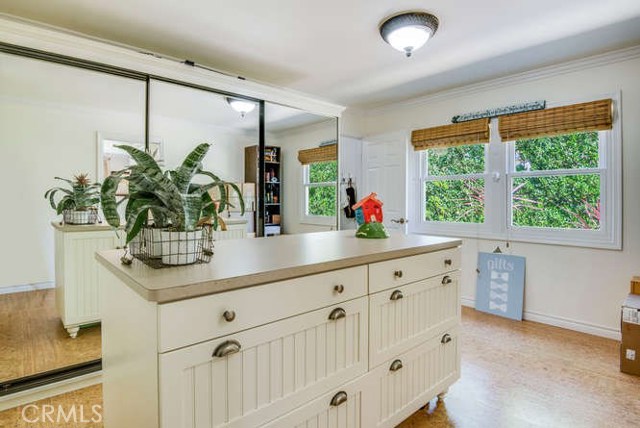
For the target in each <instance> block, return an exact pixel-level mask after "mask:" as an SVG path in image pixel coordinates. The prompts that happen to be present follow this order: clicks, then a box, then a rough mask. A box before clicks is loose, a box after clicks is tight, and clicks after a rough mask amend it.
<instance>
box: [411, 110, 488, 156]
mask: <svg viewBox="0 0 640 428" xmlns="http://www.w3.org/2000/svg"><path fill="white" fill-rule="evenodd" d="M488 142H489V118H485V119H476V120H470V121H468V122H461V123H454V124H451V125H443V126H436V127H434V128H425V129H417V130H415V131H413V132H412V133H411V144H413V149H414V150H427V149H439V148H446V147H453V146H463V145H465V144H478V143H488Z"/></svg>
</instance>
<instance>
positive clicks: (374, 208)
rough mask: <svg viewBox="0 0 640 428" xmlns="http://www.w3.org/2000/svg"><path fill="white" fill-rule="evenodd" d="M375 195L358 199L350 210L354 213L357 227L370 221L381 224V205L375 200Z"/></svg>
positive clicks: (380, 202)
mask: <svg viewBox="0 0 640 428" xmlns="http://www.w3.org/2000/svg"><path fill="white" fill-rule="evenodd" d="M376 196H377V194H376V193H370V194H369V196H367V197H365V198H362V199H360V201H358V203H357V204H355V205H354V206H353V207H352V208H353V209H354V210H355V212H356V222H357V223H358V226H362V225H363V224H365V223H370V222H372V221H374V222H377V223H382V220H383V218H382V205H384V204H383V203H382V201H381V200H379V199H378V198H376Z"/></svg>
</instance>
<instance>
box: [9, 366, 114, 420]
mask: <svg viewBox="0 0 640 428" xmlns="http://www.w3.org/2000/svg"><path fill="white" fill-rule="evenodd" d="M101 382H102V371H97V372H93V373H87V374H85V375H82V376H76V377H74V378H71V379H65V380H62V381H60V382H56V383H50V384H48V385H42V386H39V387H36V388H31V389H28V390H26V391H20V392H16V393H14V394H10V395H5V396H2V397H0V412H1V411H4V410H8V409H13V408H14V407H18V406H23V405H25V404H29V403H33V402H34V401H38V400H43V399H45V398H49V397H54V396H56V395H60V394H65V393H67V392H71V391H75V390H78V389H82V388H87V387H89V386H93V385H97V384H99V383H101Z"/></svg>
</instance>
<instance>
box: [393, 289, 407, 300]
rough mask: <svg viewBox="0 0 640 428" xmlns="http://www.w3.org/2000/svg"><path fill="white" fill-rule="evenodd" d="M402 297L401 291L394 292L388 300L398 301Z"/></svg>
mask: <svg viewBox="0 0 640 428" xmlns="http://www.w3.org/2000/svg"><path fill="white" fill-rule="evenodd" d="M403 297H404V295H403V294H402V291H400V290H396V291H394V292H393V293H391V297H390V298H389V299H390V300H400V299H402V298H403Z"/></svg>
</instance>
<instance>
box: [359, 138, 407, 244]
mask: <svg viewBox="0 0 640 428" xmlns="http://www.w3.org/2000/svg"><path fill="white" fill-rule="evenodd" d="M362 162H363V165H362V170H363V171H364V183H363V184H364V189H363V190H364V192H362V193H361V194H360V195H358V198H362V197H364V196H366V195H368V194H369V193H371V192H375V193H377V194H378V199H380V200H381V201H382V202H383V203H384V206H383V207H382V210H383V213H384V225H385V226H386V227H387V229H390V230H391V229H393V230H400V231H402V232H406V230H407V221H408V219H407V186H406V183H407V136H406V135H404V133H403V134H400V133H395V134H388V135H382V136H379V137H372V138H367V140H365V141H364V144H363V153H362Z"/></svg>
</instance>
